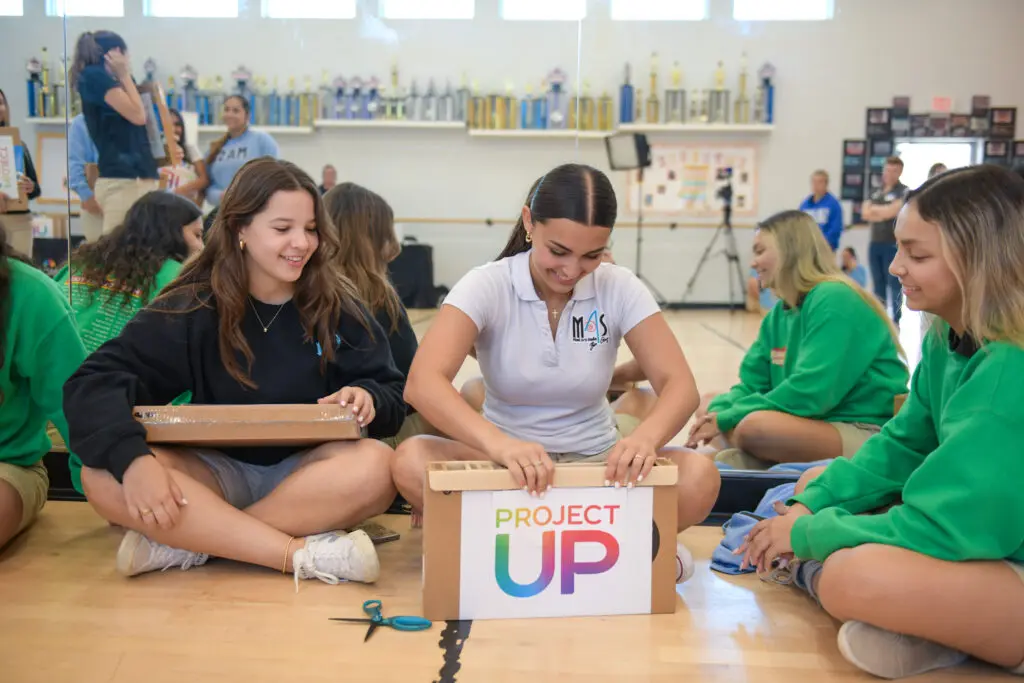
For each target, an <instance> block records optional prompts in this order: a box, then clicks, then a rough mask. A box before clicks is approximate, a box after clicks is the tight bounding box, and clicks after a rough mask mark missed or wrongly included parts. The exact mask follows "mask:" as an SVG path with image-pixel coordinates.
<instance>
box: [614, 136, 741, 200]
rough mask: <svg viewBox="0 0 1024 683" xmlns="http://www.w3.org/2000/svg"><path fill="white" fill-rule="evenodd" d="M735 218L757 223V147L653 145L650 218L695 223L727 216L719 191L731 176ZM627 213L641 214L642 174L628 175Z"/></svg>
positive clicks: (648, 177)
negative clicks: (678, 218) (665, 217)
mask: <svg viewBox="0 0 1024 683" xmlns="http://www.w3.org/2000/svg"><path fill="white" fill-rule="evenodd" d="M730 171H731V182H732V193H733V200H732V213H733V216H734V217H739V216H747V217H753V218H756V217H757V147H756V146H754V145H743V144H735V145H728V144H723V145H715V144H701V143H685V144H654V145H651V166H650V168H648V169H646V170H645V172H644V179H643V188H642V196H643V202H644V214H645V215H649V214H671V215H675V216H687V217H693V218H717V217H719V216H721V215H722V209H723V204H722V199H721V198H720V197H719V196H718V191H719V190H720V189H721V188H722V187H723V186H724V185H725V184H726V182H727V181H725V180H722V178H724V177H725V176H727V175H730ZM627 177H628V183H627V188H628V189H627V191H626V208H627V210H628V211H630V212H633V213H635V212H636V210H637V194H638V190H639V189H640V188H639V187H638V183H639V173H638V172H636V171H632V172H630V173H629V174H628V176H627Z"/></svg>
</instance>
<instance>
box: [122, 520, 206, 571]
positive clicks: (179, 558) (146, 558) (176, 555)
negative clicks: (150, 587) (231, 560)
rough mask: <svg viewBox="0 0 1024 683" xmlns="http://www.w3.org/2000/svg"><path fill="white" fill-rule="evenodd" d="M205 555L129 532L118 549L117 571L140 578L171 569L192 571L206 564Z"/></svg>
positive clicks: (135, 532) (136, 532)
mask: <svg viewBox="0 0 1024 683" xmlns="http://www.w3.org/2000/svg"><path fill="white" fill-rule="evenodd" d="M208 559H210V556H209V555H206V554H205V553H193V552H191V551H188V550H179V549H178V548H172V547H170V546H166V545H164V544H162V543H157V542H155V541H151V540H149V539H148V538H146V537H145V536H143V535H142V534H140V533H139V532H138V531H131V530H129V531H128V533H126V534H125V535H124V539H122V541H121V547H120V548H118V549H117V571H119V572H120V573H121V574H123V575H124V576H138V575H139V574H145V573H146V572H155V571H158V570H159V571H166V570H168V569H170V568H171V567H180V568H181V569H191V568H192V567H198V566H200V565H203V564H206V561H207V560H208Z"/></svg>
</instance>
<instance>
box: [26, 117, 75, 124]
mask: <svg viewBox="0 0 1024 683" xmlns="http://www.w3.org/2000/svg"><path fill="white" fill-rule="evenodd" d="M25 121H26V122H27V123H31V124H34V125H38V126H64V125H67V119H65V118H64V117H63V116H33V117H30V118H27V119H25Z"/></svg>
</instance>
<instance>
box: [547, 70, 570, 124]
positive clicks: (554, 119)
mask: <svg viewBox="0 0 1024 683" xmlns="http://www.w3.org/2000/svg"><path fill="white" fill-rule="evenodd" d="M565 78H566V76H565V72H564V71H562V70H561V69H558V68H556V69H555V70H554V71H552V72H551V73H549V74H548V84H549V85H550V86H551V89H550V90H548V94H547V101H548V106H547V110H548V111H547V114H548V128H550V129H564V128H566V127H567V126H568V124H569V98H568V97H566V93H565V92H564V91H563V90H562V86H563V85H564V84H565Z"/></svg>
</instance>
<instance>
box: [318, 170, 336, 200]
mask: <svg viewBox="0 0 1024 683" xmlns="http://www.w3.org/2000/svg"><path fill="white" fill-rule="evenodd" d="M337 184H338V171H337V169H335V168H334V166H331V165H330V164H327V165H326V166H324V170H323V182H321V183H320V194H327V193H328V191H330V190H331V188H333V187H334V186H335V185H337Z"/></svg>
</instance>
